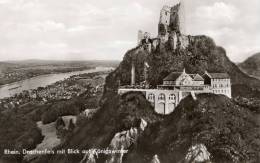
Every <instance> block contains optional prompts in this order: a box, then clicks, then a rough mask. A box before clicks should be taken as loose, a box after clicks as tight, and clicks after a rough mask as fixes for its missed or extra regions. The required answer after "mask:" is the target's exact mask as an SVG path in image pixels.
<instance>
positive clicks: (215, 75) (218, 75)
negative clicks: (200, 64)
mask: <svg viewBox="0 0 260 163" xmlns="http://www.w3.org/2000/svg"><path fill="white" fill-rule="evenodd" d="M206 74H208V76H209V77H210V78H211V79H229V78H230V76H229V75H228V74H227V73H206Z"/></svg>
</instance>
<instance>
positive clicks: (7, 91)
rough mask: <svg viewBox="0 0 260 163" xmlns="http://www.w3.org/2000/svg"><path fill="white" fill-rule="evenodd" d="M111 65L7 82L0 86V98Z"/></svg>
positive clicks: (103, 69)
mask: <svg viewBox="0 0 260 163" xmlns="http://www.w3.org/2000/svg"><path fill="white" fill-rule="evenodd" d="M111 69H112V68H111V67H96V68H93V69H87V70H83V71H74V72H69V73H58V74H49V75H41V76H37V77H33V78H30V79H26V80H23V81H20V82H15V83H12V84H7V85H4V86H2V87H0V99H2V98H6V97H11V96H14V95H15V94H19V93H22V92H23V91H25V90H32V89H36V88H38V87H45V86H47V85H51V84H53V83H55V82H57V81H60V80H64V79H66V78H69V77H70V76H73V75H78V74H84V73H93V72H99V71H108V70H111Z"/></svg>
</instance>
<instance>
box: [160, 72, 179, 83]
mask: <svg viewBox="0 0 260 163" xmlns="http://www.w3.org/2000/svg"><path fill="white" fill-rule="evenodd" d="M181 74H182V72H172V73H170V74H169V75H168V76H166V77H165V78H164V79H163V81H175V80H176V79H177V78H178V77H179V76H180V75H181Z"/></svg>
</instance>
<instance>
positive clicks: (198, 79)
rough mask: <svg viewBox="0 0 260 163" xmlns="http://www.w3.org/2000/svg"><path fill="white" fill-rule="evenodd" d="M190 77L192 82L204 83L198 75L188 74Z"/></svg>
mask: <svg viewBox="0 0 260 163" xmlns="http://www.w3.org/2000/svg"><path fill="white" fill-rule="evenodd" d="M189 75H190V77H191V78H192V79H193V80H194V81H204V79H203V78H202V77H201V76H200V75H199V74H189Z"/></svg>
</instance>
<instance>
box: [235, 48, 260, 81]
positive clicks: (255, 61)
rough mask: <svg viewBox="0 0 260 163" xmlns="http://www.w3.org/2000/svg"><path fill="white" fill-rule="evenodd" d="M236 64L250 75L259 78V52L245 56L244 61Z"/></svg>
mask: <svg viewBox="0 0 260 163" xmlns="http://www.w3.org/2000/svg"><path fill="white" fill-rule="evenodd" d="M238 66H239V67H240V68H241V70H242V71H244V72H246V73H247V74H249V75H250V76H254V77H256V78H258V79H260V53H256V54H254V55H253V56H251V57H249V58H247V59H246V60H245V61H244V62H242V63H240V64H238Z"/></svg>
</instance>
